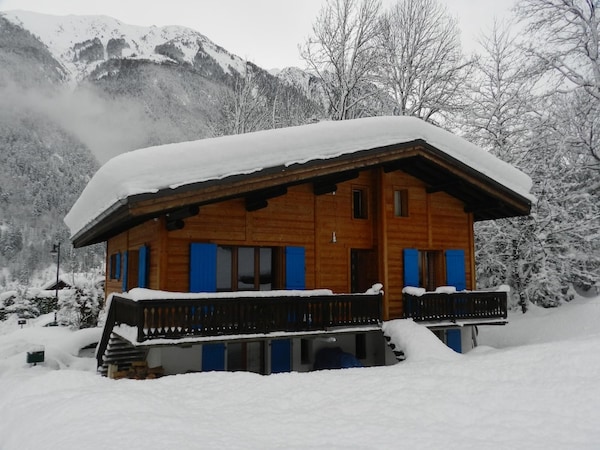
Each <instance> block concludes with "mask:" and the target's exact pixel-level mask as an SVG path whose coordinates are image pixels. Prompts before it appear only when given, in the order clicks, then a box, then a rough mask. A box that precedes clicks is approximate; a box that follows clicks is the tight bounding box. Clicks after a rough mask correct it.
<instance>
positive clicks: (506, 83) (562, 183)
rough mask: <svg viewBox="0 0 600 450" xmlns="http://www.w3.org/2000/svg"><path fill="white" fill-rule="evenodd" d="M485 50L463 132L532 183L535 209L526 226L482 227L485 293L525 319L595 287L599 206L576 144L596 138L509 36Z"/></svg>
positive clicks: (499, 35) (480, 263)
mask: <svg viewBox="0 0 600 450" xmlns="http://www.w3.org/2000/svg"><path fill="white" fill-rule="evenodd" d="M481 44H482V49H483V54H482V55H481V56H480V58H479V60H478V62H477V67H476V73H475V77H474V83H473V84H472V85H470V91H471V95H470V105H469V108H467V109H466V110H465V112H464V116H463V120H464V121H463V123H462V124H461V125H462V127H463V129H464V130H465V132H466V134H467V136H468V138H469V139H470V140H472V141H474V142H477V143H478V144H479V145H481V146H482V147H483V148H485V149H487V150H489V151H490V152H492V153H494V154H495V155H497V156H499V157H500V158H502V159H504V160H506V161H507V162H510V163H511V164H513V165H515V166H517V167H519V168H520V169H522V170H524V171H525V172H526V173H528V174H529V175H530V176H531V177H532V178H533V180H534V186H533V193H534V195H535V196H536V198H537V201H536V202H535V203H534V205H533V207H532V214H531V216H529V217H524V218H510V219H503V220H497V221H488V222H483V223H479V224H477V226H476V258H477V270H478V272H477V277H478V284H479V286H480V287H489V286H493V285H498V284H503V283H505V284H509V285H510V286H511V287H512V299H511V300H512V304H513V305H517V304H518V305H519V306H520V307H521V308H522V309H523V310H525V309H526V308H527V304H528V302H533V303H536V304H539V305H542V306H556V305H558V304H560V303H561V302H562V301H565V300H569V299H570V298H572V295H571V291H570V287H571V286H573V285H576V286H583V287H590V286H592V285H594V283H596V282H597V280H598V273H597V267H598V248H597V247H598V246H597V245H595V244H594V242H597V239H594V236H597V235H598V230H597V227H596V229H594V223H595V222H594V219H595V218H597V217H598V216H597V214H598V212H597V206H595V205H597V204H598V203H600V202H598V201H597V198H596V201H595V200H594V194H593V193H590V191H589V190H588V189H587V187H586V186H585V185H584V184H582V181H583V180H585V179H586V178H587V177H586V176H585V175H584V172H583V171H584V170H585V167H584V166H582V165H581V162H582V158H583V156H582V150H578V149H581V148H582V146H583V147H586V145H587V144H585V143H584V144H582V145H576V143H575V142H576V141H577V142H579V141H580V139H579V138H578V136H586V137H588V138H589V137H590V136H592V135H593V134H594V133H593V131H592V132H591V133H590V128H589V127H588V128H587V129H586V130H583V129H582V127H583V126H584V123H585V122H584V121H583V122H580V121H578V122H577V126H575V127H574V125H575V124H574V123H573V120H572V119H570V118H572V117H574V115H575V111H576V110H580V109H579V108H578V107H577V106H576V103H575V102H571V103H570V104H569V105H567V104H564V103H563V100H564V96H563V95H561V94H558V93H557V94H552V95H550V94H546V93H544V92H543V90H542V89H541V88H540V85H539V84H537V82H538V81H539V80H540V76H541V74H542V72H540V70H539V66H537V65H536V63H535V61H530V59H528V58H527V57H526V56H527V55H526V54H524V53H522V52H520V51H519V47H518V46H517V45H516V43H515V39H514V34H512V33H511V32H510V30H509V29H508V28H506V27H504V26H502V27H501V26H498V25H495V26H494V28H493V30H492V31H491V33H490V34H489V35H488V36H486V37H484V38H483V39H482V41H481ZM585 142H589V139H588V140H587V141H585ZM588 146H589V145H588ZM594 247H596V248H595V249H594Z"/></svg>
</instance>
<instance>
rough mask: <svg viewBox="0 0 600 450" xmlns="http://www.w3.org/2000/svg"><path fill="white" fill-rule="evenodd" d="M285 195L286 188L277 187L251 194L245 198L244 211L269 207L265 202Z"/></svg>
mask: <svg viewBox="0 0 600 450" xmlns="http://www.w3.org/2000/svg"><path fill="white" fill-rule="evenodd" d="M285 194H287V187H285V186H277V187H274V188H272V189H264V190H262V191H258V192H253V193H252V194H250V195H248V196H246V211H248V212H250V211H257V210H259V209H263V208H266V207H267V206H268V205H269V202H268V201H267V200H270V199H272V198H275V197H281V196H282V195H285Z"/></svg>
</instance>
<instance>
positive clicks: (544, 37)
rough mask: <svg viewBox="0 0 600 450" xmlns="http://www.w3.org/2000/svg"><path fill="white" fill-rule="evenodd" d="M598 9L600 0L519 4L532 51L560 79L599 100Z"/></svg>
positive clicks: (534, 0)
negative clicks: (529, 36) (530, 38)
mask: <svg viewBox="0 0 600 450" xmlns="http://www.w3.org/2000/svg"><path fill="white" fill-rule="evenodd" d="M598 9H600V1H599V0H521V1H520V2H519V3H518V5H517V13H518V14H519V16H520V17H521V20H522V21H523V22H525V23H526V24H527V25H528V31H529V33H530V35H531V37H532V38H533V39H532V40H531V42H532V44H531V46H530V48H529V50H530V52H531V53H532V54H533V55H535V56H536V57H538V58H539V59H540V60H541V61H542V62H543V63H544V64H545V65H546V66H547V67H549V68H551V69H553V70H554V71H555V73H557V74H559V75H560V79H561V81H564V80H567V81H568V82H569V83H570V85H571V86H575V87H579V88H583V89H585V91H586V92H587V93H588V94H590V95H591V96H593V97H594V98H596V99H597V100H600V28H599V26H600V17H598ZM540 43H542V45H539V44H540ZM567 87H568V86H567Z"/></svg>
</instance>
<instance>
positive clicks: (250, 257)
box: [217, 246, 280, 291]
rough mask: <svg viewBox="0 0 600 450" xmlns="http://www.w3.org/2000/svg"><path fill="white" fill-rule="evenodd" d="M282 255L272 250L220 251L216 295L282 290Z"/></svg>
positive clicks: (230, 248)
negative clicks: (279, 275) (278, 273)
mask: <svg viewBox="0 0 600 450" xmlns="http://www.w3.org/2000/svg"><path fill="white" fill-rule="evenodd" d="M279 253H280V252H279V251H278V250H277V249H274V248H271V247H233V246H219V247H217V291H269V290H271V289H273V288H274V286H279V283H278V282H277V279H276V270H274V268H277V267H278V264H276V261H277V258H278V255H279Z"/></svg>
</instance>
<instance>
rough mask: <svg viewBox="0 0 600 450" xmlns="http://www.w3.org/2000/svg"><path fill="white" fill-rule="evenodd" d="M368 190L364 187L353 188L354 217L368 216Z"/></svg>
mask: <svg viewBox="0 0 600 450" xmlns="http://www.w3.org/2000/svg"><path fill="white" fill-rule="evenodd" d="M367 206H368V205H367V190H366V189H364V188H353V189H352V217H354V218H355V219H366V218H367V211H368V209H367Z"/></svg>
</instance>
